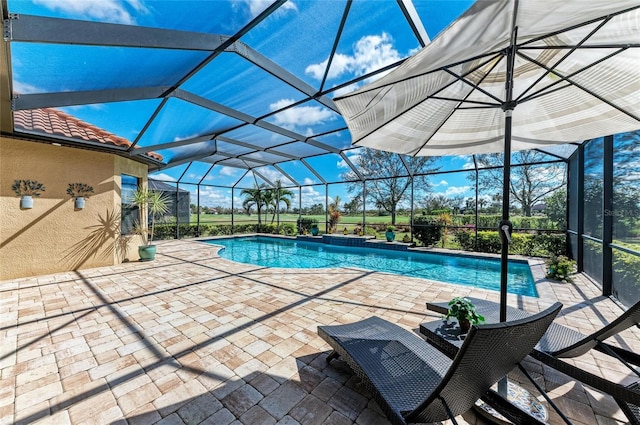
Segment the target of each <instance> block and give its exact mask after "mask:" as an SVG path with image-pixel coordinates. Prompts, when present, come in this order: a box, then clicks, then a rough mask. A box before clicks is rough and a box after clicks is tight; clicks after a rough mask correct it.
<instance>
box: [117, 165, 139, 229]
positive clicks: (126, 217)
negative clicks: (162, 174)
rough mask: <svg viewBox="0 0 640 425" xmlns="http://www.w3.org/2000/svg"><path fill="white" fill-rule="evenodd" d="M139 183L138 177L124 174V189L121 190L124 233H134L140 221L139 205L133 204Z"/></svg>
mask: <svg viewBox="0 0 640 425" xmlns="http://www.w3.org/2000/svg"><path fill="white" fill-rule="evenodd" d="M138 184H139V179H138V178H137V177H134V176H129V175H126V174H123V175H122V190H121V192H120V199H121V202H122V206H121V210H122V222H121V225H120V233H121V234H123V235H128V234H130V233H132V232H133V229H134V228H135V227H136V223H137V221H138V207H136V206H134V205H132V204H131V199H132V198H133V193H134V192H135V191H136V190H137V189H138Z"/></svg>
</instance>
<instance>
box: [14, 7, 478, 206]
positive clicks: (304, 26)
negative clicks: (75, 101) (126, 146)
mask: <svg viewBox="0 0 640 425" xmlns="http://www.w3.org/2000/svg"><path fill="white" fill-rule="evenodd" d="M270 3H271V2H269V1H262V0H260V1H245V0H239V1H225V0H198V1H179V0H165V1H149V0H147V1H145V0H9V11H10V12H12V13H23V14H31V15H41V16H48V17H60V18H67V19H78V20H89V21H99V22H110V23H118V24H127V25H139V26H148V27H159V28H167V29H180V30H186V31H196V32H207V33H214V34H221V35H232V34H234V33H236V32H237V31H238V30H239V29H240V28H242V27H243V26H244V25H245V24H247V23H248V22H249V21H250V20H251V19H252V18H253V17H255V16H257V15H258V14H259V13H260V12H261V11H262V10H264V9H265V7H267V6H268V5H269V4H270ZM390 3H393V4H396V2H395V0H374V1H355V2H353V5H352V11H351V14H350V17H349V19H348V21H347V23H346V26H345V30H344V32H343V36H342V38H341V40H340V42H339V44H338V46H337V50H336V56H335V58H334V61H333V63H332V67H331V68H330V70H329V71H328V75H327V81H326V82H325V84H324V88H325V89H327V88H330V87H337V86H339V85H341V84H343V83H345V82H347V81H350V80H352V79H354V78H357V77H358V76H361V75H364V74H366V73H368V72H370V71H372V70H375V69H379V68H381V67H383V66H386V65H388V64H392V63H395V62H397V61H398V60H400V59H402V58H406V57H408V56H410V55H412V54H414V53H415V52H417V50H419V48H420V46H419V45H418V43H417V41H416V38H415V36H414V35H413V34H412V33H411V32H410V30H409V28H408V26H407V25H406V21H404V20H403V19H402V17H401V15H400V12H399V10H398V8H397V7H395V8H391V9H390V8H388V7H386V6H388V5H389V4H390ZM471 3H472V1H470V0H465V1H462V0H445V1H415V2H414V4H415V7H416V9H417V11H418V13H419V14H420V16H421V17H422V22H423V24H424V26H425V29H426V31H427V34H428V35H429V37H430V38H434V37H435V36H436V35H437V34H438V33H439V32H440V31H442V29H444V28H445V27H446V26H447V25H448V24H449V23H450V22H451V21H452V20H453V19H455V18H456V17H457V16H459V15H460V14H461V13H462V12H464V10H466V9H467V8H468V7H469V6H470V4H471ZM343 9H344V1H334V0H322V1H289V2H287V3H286V4H285V5H284V6H282V7H280V9H279V10H278V11H277V12H276V13H275V14H273V15H272V16H270V17H269V18H267V19H266V20H264V21H263V22H262V23H261V24H260V25H259V27H257V28H256V29H255V30H252V31H250V32H249V33H248V34H247V35H246V36H244V37H243V38H242V39H241V41H242V42H243V43H246V44H247V45H249V46H250V47H251V48H253V49H255V50H256V51H257V52H259V53H260V54H262V55H264V56H265V57H267V58H269V59H270V60H271V61H273V62H275V63H276V64H279V65H281V66H282V67H284V68H285V69H287V70H288V71H290V72H291V73H293V74H295V75H296V76H297V77H298V78H300V79H301V80H303V81H304V82H305V83H307V84H309V85H311V86H313V87H315V88H317V89H320V88H321V87H320V85H321V83H322V79H323V76H324V72H325V69H326V64H327V59H328V57H329V53H330V51H331V49H332V44H333V41H334V36H335V32H336V30H337V27H338V25H339V23H340V18H341V15H342V11H343ZM292 28H293V29H298V30H297V31H292ZM207 56H208V52H192V51H190V52H187V51H178V50H160V49H156V50H152V49H137V48H136V49H132V48H110V47H99V48H97V47H95V46H78V45H51V44H44V43H43V44H38V43H13V44H12V68H13V79H14V81H13V83H14V90H15V91H16V92H19V93H47V92H58V91H79V90H97V89H98V90H100V89H105V90H108V89H112V88H129V87H153V86H157V85H171V84H173V83H174V82H175V81H176V80H178V79H179V78H180V77H181V76H182V74H183V72H184V69H185V67H187V68H188V67H189V66H190V65H192V66H196V65H197V64H199V63H200V62H201V61H202V60H203V59H204V58H205V57H207ZM42 57H46V58H47V59H46V61H45V63H46V67H38V66H32V63H34V61H35V59H34V58H42ZM214 62H215V64H216V68H215V69H213V64H214ZM214 62H212V63H211V64H210V65H207V66H210V67H212V69H211V70H210V71H211V72H206V71H209V70H207V69H205V70H204V71H205V72H201V73H199V74H196V75H195V76H194V77H192V78H191V79H189V80H188V81H187V82H186V83H185V84H184V85H183V86H182V88H183V89H185V90H188V91H191V92H194V93H197V94H198V95H199V96H202V97H204V98H206V99H208V100H211V101H214V102H218V103H221V104H223V105H225V106H229V107H231V108H234V109H238V110H240V111H241V112H243V113H246V114H249V115H252V116H261V115H264V114H268V113H270V112H272V111H276V110H278V109H279V108H280V107H282V106H283V105H289V104H292V103H294V102H296V101H298V100H300V99H302V98H303V95H302V94H301V93H300V92H298V91H297V90H294V89H293V88H291V87H290V86H288V85H286V84H284V83H283V82H282V81H280V80H278V79H277V78H275V77H273V76H271V75H270V74H268V73H266V72H264V71H263V70H261V69H259V68H257V67H255V66H249V64H248V63H247V62H246V61H243V60H242V58H240V57H239V56H237V55H232V54H223V55H222V57H220V59H216V61H214ZM205 68H206V67H205ZM378 77H379V76H378ZM367 82H369V81H368V80H364V81H361V82H359V83H357V84H353V85H350V86H347V87H345V88H343V89H341V90H339V91H336V92H334V93H331V96H335V95H338V94H343V93H345V92H348V91H351V90H353V89H355V88H358V87H359V86H361V85H363V84H366V83H367ZM159 103H160V101H159V100H156V99H152V100H140V101H131V102H114V103H103V104H95V105H84V106H77V107H66V108H61V109H63V110H65V111H66V112H68V113H70V114H72V115H74V116H77V117H78V118H80V119H82V120H84V121H87V122H89V123H91V124H94V125H96V126H98V127H101V128H104V129H106V130H108V131H110V132H113V133H115V134H117V135H119V136H122V137H125V138H127V139H129V140H134V139H135V137H136V135H137V134H138V133H139V132H140V131H141V129H142V128H143V126H144V125H145V124H146V122H147V120H148V118H149V116H150V115H151V114H152V113H153V111H154V110H155V109H156V108H157V106H158V105H159ZM176 111H179V113H180V116H181V119H180V120H179V121H178V122H176V121H175V120H172V119H170V117H172V116H175V115H174V114H175V113H176ZM267 121H269V122H271V123H273V124H276V125H278V126H280V127H283V128H285V129H288V130H290V131H295V132H296V133H298V134H302V135H305V136H311V135H319V134H324V133H325V132H327V131H332V130H334V129H337V128H340V127H343V126H344V121H343V120H342V118H341V117H340V116H339V115H338V114H336V113H335V112H333V111H331V110H329V109H328V108H326V107H324V106H323V105H322V104H320V103H318V102H315V101H310V102H307V103H304V104H301V105H299V106H296V107H295V108H292V109H288V110H286V111H284V112H283V113H278V114H275V115H272V116H270V117H269V118H268V119H267ZM235 124H237V122H236V120H234V119H233V118H229V117H226V116H222V115H221V114H218V113H216V112H213V111H210V110H207V109H204V108H200V107H197V106H195V105H193V104H189V103H188V102H185V101H183V100H180V99H170V100H169V101H168V102H167V104H166V105H165V107H164V109H163V110H162V111H161V112H160V114H159V116H158V119H156V120H155V121H154V123H153V124H152V125H151V126H150V127H149V129H148V130H147V131H146V132H145V134H144V136H143V137H142V138H141V139H140V141H139V143H138V146H140V147H146V146H154V145H155V144H158V143H166V142H172V141H179V140H185V139H190V138H193V137H197V136H199V135H202V134H208V133H212V132H216V131H217V130H220V129H224V128H229V127H232V126H234V125H235ZM242 131H243V130H238V131H237V133H238V134H233V135H232V136H236V137H237V138H238V139H241V137H248V136H250V135H244V134H240V133H242ZM254 137H255V140H253V141H252V143H258V144H259V143H260V140H261V139H260V137H261V135H259V134H256V135H254ZM268 137H269V138H273V137H274V136H273V135H272V134H270V135H269V136H268ZM265 139H266V136H265ZM242 140H246V139H242ZM270 140H271V141H272V139H270ZM317 140H319V141H322V142H323V143H328V144H331V145H332V146H337V147H339V148H345V147H348V146H349V144H350V136H349V134H348V132H346V131H341V132H337V133H333V134H330V135H328V136H323V137H317ZM211 144H212V142H203V143H200V144H194V145H189V146H188V147H183V148H181V149H173V150H171V151H168V150H166V151H160V153H161V154H163V155H164V156H165V159H167V160H171V159H175V158H178V157H180V155H185V156H188V155H190V154H193V152H194V151H197V150H198V149H199V150H202V151H208V150H210V149H211ZM300 145H301V146H298V148H300V149H303V150H304V152H308V153H309V154H313V153H314V148H313V147H312V146H308V145H302V144H300ZM239 153H242V152H241V149H240V150H239ZM263 155H266V154H263ZM357 155H358V151H357V150H353V151H349V152H348V153H347V156H348V157H350V158H351V159H352V160H355V159H356V158H357ZM263 158H265V159H266V157H265V156H263ZM256 159H258V156H256ZM308 162H309V164H310V165H311V166H313V167H314V168H315V169H316V170H317V171H318V172H319V173H320V174H322V175H323V176H324V178H325V180H327V181H330V182H332V181H339V180H340V179H341V178H340V174H342V173H344V172H346V171H348V169H347V168H346V164H345V163H344V161H343V160H342V159H341V158H340V157H339V156H337V155H324V156H319V157H314V158H310V159H309V161H308ZM470 166H471V163H470V159H469V158H457V157H452V158H442V159H441V160H440V168H441V170H450V169H468V168H470ZM209 167H210V164H206V163H195V164H194V165H192V166H191V167H190V168H189V169H188V171H187V172H186V173H185V169H186V165H179V166H177V167H175V168H169V169H164V170H162V171H161V172H159V173H156V174H155V177H157V178H161V179H164V180H167V181H175V180H176V179H178V178H180V177H181V176H182V180H181V181H185V182H191V183H197V182H198V181H200V179H201V178H202V176H203V175H204V173H205V172H207V171H208V170H209ZM281 167H282V169H283V170H285V171H286V172H287V173H288V174H289V175H291V176H292V177H293V178H294V179H295V180H296V181H298V182H299V183H302V184H315V183H320V181H319V180H318V178H317V177H316V176H315V175H313V173H311V172H310V171H309V170H308V169H306V168H305V167H304V166H302V165H301V164H300V163H296V162H287V163H283V164H281ZM260 172H261V173H262V175H264V176H265V177H266V178H272V179H274V178H276V177H277V176H276V174H278V172H274V170H273V169H267V168H265V169H261V171H260ZM244 173H245V170H243V169H239V168H234V167H229V166H216V167H214V169H212V170H211V172H210V174H209V175H208V177H207V178H206V179H205V180H204V181H203V183H206V184H215V185H217V186H227V185H232V184H235V183H237V182H238V180H239V179H241V177H242V176H243V174H244ZM183 174H184V175H183ZM254 181H255V180H254V178H253V177H252V176H245V177H244V179H241V180H240V184H239V185H240V186H243V187H246V186H253V183H254ZM430 181H431V185H432V188H433V191H434V192H436V193H442V194H446V195H462V196H471V195H472V191H471V189H472V187H471V182H470V181H469V180H467V179H466V177H465V175H464V173H456V174H442V175H436V176H433V178H431V179H430ZM186 188H187V189H190V188H189V187H186ZM329 193H330V196H331V197H333V196H335V195H338V196H340V197H341V198H342V199H343V200H345V201H348V200H349V199H350V195H349V194H348V193H347V192H346V187H345V186H344V185H331V186H330V189H329ZM324 198H325V193H324V187H323V186H312V187H305V188H303V204H304V205H308V204H312V203H317V202H322V203H324ZM201 203H202V204H205V205H211V206H215V205H223V206H229V205H230V190H227V189H218V188H210V189H207V190H205V191H203V193H201ZM237 203H239V202H237ZM294 204H295V205H297V200H294Z"/></svg>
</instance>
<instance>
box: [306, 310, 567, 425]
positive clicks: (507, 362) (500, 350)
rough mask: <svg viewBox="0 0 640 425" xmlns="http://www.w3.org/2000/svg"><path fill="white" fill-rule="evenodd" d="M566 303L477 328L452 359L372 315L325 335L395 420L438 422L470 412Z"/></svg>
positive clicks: (321, 330)
mask: <svg viewBox="0 0 640 425" xmlns="http://www.w3.org/2000/svg"><path fill="white" fill-rule="evenodd" d="M561 307H562V305H561V304H560V303H556V304H554V305H553V306H551V307H550V308H549V309H547V310H545V311H543V312H541V313H539V314H536V315H532V316H530V317H527V318H526V319H523V320H515V321H512V322H504V323H495V324H490V325H480V326H475V325H474V326H472V328H471V330H470V331H469V333H468V335H467V337H466V339H465V341H464V343H463V344H462V346H461V348H460V350H459V352H458V354H457V355H456V356H455V357H454V358H453V359H450V358H449V357H448V356H446V355H445V354H443V353H442V352H440V351H439V350H438V349H436V348H435V347H434V346H432V345H430V344H427V343H426V342H425V341H424V340H423V339H422V338H420V337H419V336H417V335H416V334H414V333H413V332H411V331H408V330H406V329H403V328H401V327H400V326H397V325H395V324H393V323H390V322H388V321H385V320H383V319H380V318H379V317H371V318H368V319H365V320H362V321H360V322H356V323H351V324H346V325H336V326H319V327H318V334H319V335H320V336H321V337H322V338H323V339H324V340H325V341H327V342H328V343H329V345H330V346H331V347H332V348H333V350H334V351H333V352H332V353H331V354H330V355H329V357H328V358H327V362H330V361H331V360H332V359H334V358H335V357H338V356H341V357H342V358H343V360H344V361H345V362H346V363H347V364H348V365H349V366H350V367H351V369H352V370H353V371H354V372H355V373H356V374H357V375H358V376H359V377H360V378H361V379H362V380H363V382H364V383H365V384H366V385H367V386H368V387H369V389H370V390H371V392H372V394H373V397H374V399H375V400H376V402H377V403H378V405H379V406H380V408H381V409H382V410H383V411H384V412H385V414H386V415H387V417H388V418H389V420H390V421H391V423H393V424H396V425H400V424H407V423H423V422H436V421H442V420H446V419H447V418H450V419H451V420H452V421H453V422H454V423H456V421H455V417H456V416H458V415H460V414H462V413H464V412H466V411H467V410H469V409H470V408H471V407H473V405H474V404H475V402H476V400H478V399H479V398H480V397H481V396H482V395H483V394H484V393H486V392H487V390H489V388H490V387H491V386H492V385H493V384H495V383H496V382H497V381H498V380H499V379H500V378H502V377H503V376H505V375H506V374H507V373H509V371H510V370H511V369H513V368H514V367H515V365H517V364H518V363H519V362H520V361H521V360H522V359H523V358H524V357H525V356H526V355H527V354H528V353H529V352H531V350H532V349H533V347H534V346H535V345H536V343H537V342H538V340H539V339H540V337H541V336H542V335H543V334H544V332H545V331H546V329H547V327H548V326H549V324H550V323H551V322H552V321H553V319H554V318H555V316H556V314H558V312H559V311H560V308H561Z"/></svg>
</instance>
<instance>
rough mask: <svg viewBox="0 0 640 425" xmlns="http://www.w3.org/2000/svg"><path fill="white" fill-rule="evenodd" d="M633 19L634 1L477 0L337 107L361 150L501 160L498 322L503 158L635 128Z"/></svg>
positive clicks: (638, 13) (637, 57) (639, 38)
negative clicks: (493, 154) (483, 156)
mask: <svg viewBox="0 0 640 425" xmlns="http://www.w3.org/2000/svg"><path fill="white" fill-rule="evenodd" d="M639 9H640V4H639V3H638V1H637V0H590V1H587V2H585V1H583V0H520V1H517V0H493V1H479V2H476V3H475V4H474V5H473V6H472V7H471V8H470V9H469V10H467V12H465V13H464V14H463V15H462V16H461V17H460V18H458V19H457V20H456V21H455V22H453V23H452V24H451V25H450V26H449V27H448V28H447V29H446V30H444V31H443V32H442V33H441V34H440V35H439V36H438V37H437V38H436V39H434V41H433V42H432V43H431V44H429V45H427V46H426V47H425V48H424V49H422V50H421V51H420V52H418V53H417V54H416V55H415V56H413V57H411V58H409V59H408V60H407V61H406V62H405V63H403V64H402V65H401V66H400V67H398V68H396V69H395V70H393V71H392V72H390V73H389V74H387V75H385V76H384V77H382V78H380V79H379V80H377V81H376V82H374V83H371V84H370V85H368V86H365V87H362V88H361V89H359V90H357V91H355V92H353V93H350V94H347V95H344V96H341V97H338V98H336V99H335V102H336V104H337V106H338V108H339V109H340V111H341V113H342V115H343V117H344V119H345V120H346V122H347V125H348V126H349V130H350V131H351V135H352V138H353V143H354V144H355V145H358V146H366V147H370V148H375V149H381V150H386V151H392V152H397V153H400V154H408V155H416V156H420V155H425V156H440V155H454V154H481V153H490V152H503V153H504V180H503V197H502V221H501V222H500V230H501V231H500V234H501V237H502V262H501V264H502V265H501V281H500V305H501V306H500V320H501V321H504V320H506V304H507V267H508V265H507V264H508V263H507V260H508V239H509V238H510V236H509V235H510V230H511V223H510V222H509V178H510V165H511V164H510V158H511V152H512V151H513V150H524V149H533V148H540V147H544V146H548V145H553V144H561V143H567V142H582V141H584V140H587V139H592V138H596V137H600V136H605V135H611V134H616V133H622V132H627V131H634V130H638V129H640V118H639V117H640V71H639V69H640V50H639V47H640V10H639Z"/></svg>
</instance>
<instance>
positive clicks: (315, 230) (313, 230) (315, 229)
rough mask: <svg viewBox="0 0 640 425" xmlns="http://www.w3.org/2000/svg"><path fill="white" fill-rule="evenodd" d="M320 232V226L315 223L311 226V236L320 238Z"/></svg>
mask: <svg viewBox="0 0 640 425" xmlns="http://www.w3.org/2000/svg"><path fill="white" fill-rule="evenodd" d="M319 232H320V229H318V225H317V224H316V223H313V224H312V225H311V234H312V235H313V236H318V233H319Z"/></svg>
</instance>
